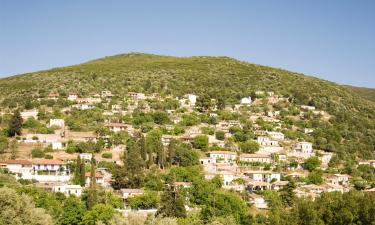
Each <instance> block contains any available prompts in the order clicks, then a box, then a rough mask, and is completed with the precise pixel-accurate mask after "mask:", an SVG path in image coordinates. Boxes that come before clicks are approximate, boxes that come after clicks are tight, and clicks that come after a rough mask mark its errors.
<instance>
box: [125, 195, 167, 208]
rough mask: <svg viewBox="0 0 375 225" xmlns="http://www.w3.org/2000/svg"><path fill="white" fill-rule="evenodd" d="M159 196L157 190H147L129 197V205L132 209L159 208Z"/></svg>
mask: <svg viewBox="0 0 375 225" xmlns="http://www.w3.org/2000/svg"><path fill="white" fill-rule="evenodd" d="M159 201H160V200H159V196H158V195H157V193H155V192H145V193H144V194H140V195H134V196H131V197H129V198H128V205H129V206H130V207H131V208H132V209H152V208H157V205H158V203H159Z"/></svg>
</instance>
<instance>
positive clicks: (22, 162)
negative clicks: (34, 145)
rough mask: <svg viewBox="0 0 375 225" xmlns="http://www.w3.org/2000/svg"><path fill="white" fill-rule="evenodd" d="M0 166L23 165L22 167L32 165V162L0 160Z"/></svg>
mask: <svg viewBox="0 0 375 225" xmlns="http://www.w3.org/2000/svg"><path fill="white" fill-rule="evenodd" d="M0 164H21V165H31V162H30V161H28V160H23V159H9V160H0Z"/></svg>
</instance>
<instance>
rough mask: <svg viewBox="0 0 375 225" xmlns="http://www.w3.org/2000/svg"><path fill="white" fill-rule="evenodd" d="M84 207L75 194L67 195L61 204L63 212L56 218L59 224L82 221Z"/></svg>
mask: <svg viewBox="0 0 375 225" xmlns="http://www.w3.org/2000/svg"><path fill="white" fill-rule="evenodd" d="M84 212H85V207H84V205H83V204H82V202H81V200H79V199H78V198H77V197H75V196H70V197H68V198H67V199H66V200H65V201H64V204H63V213H62V215H61V216H60V218H59V219H58V221H59V222H58V224H60V225H79V224H80V223H81V221H82V218H83V215H84Z"/></svg>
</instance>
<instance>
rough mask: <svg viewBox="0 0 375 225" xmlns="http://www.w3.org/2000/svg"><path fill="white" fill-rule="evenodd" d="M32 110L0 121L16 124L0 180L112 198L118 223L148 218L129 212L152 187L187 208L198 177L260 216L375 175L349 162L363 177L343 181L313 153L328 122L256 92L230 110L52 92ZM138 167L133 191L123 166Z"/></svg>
mask: <svg viewBox="0 0 375 225" xmlns="http://www.w3.org/2000/svg"><path fill="white" fill-rule="evenodd" d="M36 102H39V104H35V102H33V103H30V104H29V105H26V106H25V107H24V109H23V110H21V111H19V112H14V111H12V110H10V109H7V110H3V111H2V112H1V116H2V124H3V127H5V126H6V125H4V124H7V123H6V122H9V121H17V117H18V118H19V121H21V123H20V126H21V127H19V130H15V131H14V135H13V137H11V138H2V139H1V140H0V141H1V144H0V146H7V147H2V150H1V151H2V154H0V168H1V171H2V173H9V174H12V175H14V177H16V179H17V180H19V181H20V182H22V183H24V184H27V185H30V186H35V187H38V188H42V189H44V190H48V191H51V192H61V193H63V194H65V195H67V196H69V195H76V196H81V195H83V193H84V192H85V190H86V189H89V188H91V187H92V186H93V185H96V186H98V187H100V188H102V189H103V190H104V191H108V192H111V193H113V195H114V196H117V197H118V198H120V199H121V206H119V208H118V210H119V211H120V212H123V213H125V214H126V213H127V212H130V211H132V212H140V213H145V212H146V213H153V212H156V210H157V209H156V203H154V202H153V203H150V204H138V203H139V201H141V200H142V198H141V197H140V196H144V197H145V198H147V196H150V195H151V194H150V193H156V195H157V193H158V192H160V190H161V189H162V188H163V186H164V184H163V183H162V184H160V182H159V183H157V181H159V180H160V179H164V180H168V179H169V180H170V181H171V185H173V187H174V188H178V189H183V190H184V192H185V197H186V199H187V202H189V198H191V197H189V196H190V195H189V191H190V190H191V188H193V186H194V185H195V184H194V176H199V174H201V175H202V177H203V178H204V179H205V180H206V181H210V180H215V182H219V183H220V186H221V188H223V189H227V190H231V191H234V192H238V193H241V196H245V197H244V200H246V201H247V202H248V203H249V204H251V205H252V207H255V208H257V209H258V210H267V208H268V207H269V206H268V203H269V202H268V200H267V197H266V196H265V193H267V191H277V192H287V193H289V192H292V193H293V194H294V195H295V196H297V197H300V198H311V199H315V198H316V197H317V196H319V195H321V194H322V193H326V192H341V193H344V192H348V191H350V190H353V189H357V190H361V191H365V192H374V191H375V188H374V187H373V186H372V185H374V183H371V180H366V176H365V175H363V174H365V171H369V170H370V171H371V168H375V159H374V160H363V159H357V161H356V164H355V165H353V168H357V170H358V171H364V172H363V174H362V175H361V174H350V172H348V170H347V169H346V168H343V167H342V165H341V164H340V163H339V160H338V157H337V155H336V153H335V152H334V151H330V150H329V149H322V148H321V146H322V145H321V144H320V143H322V142H324V141H327V140H323V138H321V133H322V132H324V130H322V128H321V123H323V124H324V123H328V122H329V120H330V118H331V115H329V113H327V112H325V111H322V110H320V109H319V108H316V107H314V106H313V105H298V104H295V103H294V102H293V96H280V95H278V94H277V93H274V92H272V91H262V90H258V91H254V92H253V93H251V96H242V97H241V98H239V99H238V103H237V104H230V105H229V104H226V103H225V101H223V100H222V99H211V98H207V97H204V96H196V95H194V94H186V95H185V96H182V97H177V96H160V95H159V94H152V95H147V94H144V93H136V92H129V93H128V95H127V96H116V94H113V93H112V91H108V90H103V91H102V92H101V93H96V94H92V95H85V96H83V95H79V94H76V93H70V94H68V95H66V96H61V95H60V94H58V93H55V92H51V93H49V94H47V95H46V96H42V97H39V98H38V99H37V101H36ZM16 128H17V127H15V129H16ZM131 138H134V139H135V140H136V143H137V144H138V143H140V144H139V146H138V147H137V148H136V149H137V151H138V153H139V154H138V155H136V156H137V157H136V158H131V157H132V156H133V155H132V154H134V152H130V151H131V150H129V149H128V148H131V147H132V146H133V145H134V143H129V141H127V140H129V139H131ZM130 142H131V141H130ZM134 151H135V150H134ZM137 160H138V161H139V165H138V164H137V165H134V166H139V168H142V169H139V168H138V169H139V172H141V170H142V174H143V178H142V182H138V180H137V179H139V178H138V177H137V176H133V175H134V174H132V172H134V171H135V170H134V171H133V170H132V168H131V167H130V166H129V164H131V163H134V161H137ZM136 163H138V162H136ZM123 168H125V169H123ZM180 168H186V169H180ZM122 169H123V170H122ZM121 171H122V172H121ZM155 171H157V172H155ZM197 171H198V172H197ZM135 172H136V171H135ZM154 177H157V178H154ZM160 177H163V178H160ZM153 179H154V180H153ZM158 179H159V180H158ZM136 180H137V182H135V181H136ZM160 185H161V186H162V187H160ZM136 198H138V201H135V200H134V199H136ZM155 199H157V198H155ZM155 201H157V200H155ZM185 207H186V208H187V210H192V209H193V206H191V205H189V204H186V205H185Z"/></svg>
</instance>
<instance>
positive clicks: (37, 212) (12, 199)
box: [0, 188, 53, 225]
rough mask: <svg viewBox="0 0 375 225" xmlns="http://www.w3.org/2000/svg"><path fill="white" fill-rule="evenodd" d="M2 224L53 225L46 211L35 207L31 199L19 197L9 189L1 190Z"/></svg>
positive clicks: (0, 212) (0, 221)
mask: <svg viewBox="0 0 375 225" xmlns="http://www.w3.org/2000/svg"><path fill="white" fill-rule="evenodd" d="M0 209H1V210H0V224H10V225H18V224H29V225H52V224H53V223H52V218H51V216H50V215H48V214H47V213H46V212H45V210H44V209H41V208H37V207H35V205H34V203H33V201H32V200H31V198H30V197H28V196H26V195H18V194H17V193H16V192H15V191H14V190H12V189H9V188H0Z"/></svg>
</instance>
